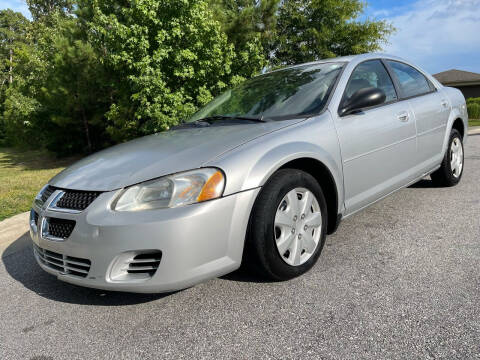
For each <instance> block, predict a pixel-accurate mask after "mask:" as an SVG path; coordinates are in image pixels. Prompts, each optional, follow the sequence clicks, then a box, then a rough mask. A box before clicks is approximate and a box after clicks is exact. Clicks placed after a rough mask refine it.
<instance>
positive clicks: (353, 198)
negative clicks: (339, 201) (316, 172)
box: [335, 60, 416, 214]
mask: <svg viewBox="0 0 480 360" xmlns="http://www.w3.org/2000/svg"><path fill="white" fill-rule="evenodd" d="M366 87H377V88H380V89H382V90H383V91H384V92H385V94H386V95H387V98H386V100H385V102H384V103H383V104H381V105H379V106H376V107H373V108H369V109H364V110H363V111H361V112H359V113H355V114H350V115H346V116H342V117H340V116H337V119H336V121H335V125H336V127H337V133H338V137H339V142H340V147H341V152H342V161H343V171H344V187H345V207H346V212H347V214H349V213H352V212H355V211H357V210H359V209H361V208H362V207H365V206H366V205H368V204H370V203H371V202H373V201H375V200H377V199H379V198H381V197H382V196H384V195H386V194H388V193H389V192H391V191H393V190H395V189H397V188H399V187H400V186H402V185H405V184H406V183H407V182H408V181H409V180H410V179H411V174H412V167H413V166H414V164H415V161H416V160H415V159H416V129H415V122H414V119H413V114H412V112H411V110H410V107H409V104H408V102H407V101H398V100H399V99H398V98H399V97H398V94H397V91H396V89H395V87H394V84H393V81H392V79H391V77H390V75H389V73H388V72H387V69H386V67H385V65H384V64H383V63H382V61H381V60H367V61H365V62H363V63H360V64H359V65H358V66H357V67H356V68H355V69H354V70H353V72H352V74H351V76H350V79H349V81H348V83H347V86H346V88H345V91H344V95H343V100H342V102H341V104H340V108H341V105H342V103H343V102H344V101H346V100H347V99H348V98H349V97H350V96H352V95H353V93H354V92H356V91H358V90H360V89H362V88H366Z"/></svg>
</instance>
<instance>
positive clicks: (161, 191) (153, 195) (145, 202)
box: [113, 168, 225, 211]
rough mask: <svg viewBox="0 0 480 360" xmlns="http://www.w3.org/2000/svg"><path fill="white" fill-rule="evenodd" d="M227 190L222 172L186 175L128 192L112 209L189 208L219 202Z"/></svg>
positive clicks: (206, 170) (168, 178)
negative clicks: (194, 204) (187, 206)
mask: <svg viewBox="0 0 480 360" xmlns="http://www.w3.org/2000/svg"><path fill="white" fill-rule="evenodd" d="M224 187H225V176H224V175H223V172H222V171H221V170H219V169H215V168H204V169H197V170H192V171H186V172H182V173H178V174H173V175H169V176H165V177H161V178H158V179H155V180H151V181H147V182H144V183H141V184H138V185H134V186H131V187H129V188H126V189H125V190H123V191H122V193H121V194H120V196H119V197H118V199H117V200H116V202H115V203H114V206H113V209H114V210H116V211H138V210H149V209H161V208H169V207H176V206H181V205H188V204H193V203H197V202H202V201H206V200H212V199H216V198H219V197H220V196H222V193H223V189H224Z"/></svg>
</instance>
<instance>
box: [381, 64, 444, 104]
mask: <svg viewBox="0 0 480 360" xmlns="http://www.w3.org/2000/svg"><path fill="white" fill-rule="evenodd" d="M387 63H388V65H389V66H390V68H391V69H392V71H393V73H394V74H395V77H396V78H397V80H398V84H399V86H400V92H401V94H402V97H403V98H408V97H413V96H419V95H423V94H428V93H430V92H432V91H434V90H435V87H434V86H433V84H432V83H431V82H430V81H429V80H428V79H427V78H426V77H425V76H424V75H423V74H422V73H421V72H420V71H418V70H416V69H414V68H413V67H411V66H410V65H407V64H403V63H401V62H398V61H392V60H387Z"/></svg>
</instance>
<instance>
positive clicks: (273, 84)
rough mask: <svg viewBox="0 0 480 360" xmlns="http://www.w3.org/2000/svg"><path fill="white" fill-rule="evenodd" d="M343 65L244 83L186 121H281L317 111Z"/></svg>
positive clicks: (318, 66)
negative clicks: (222, 118)
mask: <svg viewBox="0 0 480 360" xmlns="http://www.w3.org/2000/svg"><path fill="white" fill-rule="evenodd" d="M342 66H343V63H321V64H313V65H312V64H310V65H302V66H297V67H293V68H288V69H284V70H278V71H274V72H271V73H268V74H265V75H260V76H257V77H255V78H253V79H250V80H247V81H245V82H243V83H242V84H240V85H239V86H237V87H235V88H234V89H231V90H228V91H226V92H224V93H223V94H222V95H220V96H218V97H217V98H215V99H214V100H213V101H211V102H210V103H208V104H207V105H206V106H205V107H203V108H202V109H201V110H199V111H197V112H196V113H195V114H194V115H193V116H192V117H190V119H188V120H187V122H192V121H198V120H201V119H207V118H215V117H217V118H220V119H221V117H224V118H226V117H233V118H235V117H243V120H248V118H252V119H271V120H282V119H287V118H292V117H295V116H304V115H309V114H314V113H318V112H320V111H321V110H322V109H323V108H324V106H325V104H326V102H327V100H328V97H329V94H330V92H331V91H332V88H333V85H334V83H335V80H336V78H337V76H338V74H339V73H340V70H341V69H342Z"/></svg>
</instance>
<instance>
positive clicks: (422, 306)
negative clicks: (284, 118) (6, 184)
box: [0, 134, 480, 360]
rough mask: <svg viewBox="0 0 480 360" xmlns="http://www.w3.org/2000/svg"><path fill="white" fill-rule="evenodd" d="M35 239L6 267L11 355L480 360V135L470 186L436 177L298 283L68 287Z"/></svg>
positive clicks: (354, 226) (337, 241)
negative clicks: (45, 265)
mask: <svg viewBox="0 0 480 360" xmlns="http://www.w3.org/2000/svg"><path fill="white" fill-rule="evenodd" d="M379 166H380V165H379ZM26 244H28V241H25V237H24V238H20V239H19V240H17V241H16V242H15V243H13V244H11V245H10V249H6V251H5V252H4V253H3V255H2V259H1V261H0V359H4V360H6V359H32V360H33V359H36V360H48V359H160V358H173V359H197V358H208V359H211V358H218V359H251V358H262V359H263V358H265V359H269V358H273V359H275V358H278V359H298V358H304V359H370V358H371V359H480V134H479V135H474V136H470V137H469V141H468V144H467V147H466V158H465V173H464V176H463V179H462V181H461V183H460V184H459V185H458V186H456V187H453V188H435V187H433V186H432V184H431V183H430V181H429V180H422V181H421V182H420V183H418V184H415V185H414V186H411V187H409V188H407V189H404V190H401V191H399V192H397V193H395V194H394V195H392V196H390V197H388V198H387V199H385V200H383V201H381V202H379V203H377V204H375V205H373V206H371V207H369V208H368V209H366V210H364V211H363V212H361V213H359V214H357V215H354V216H352V217H351V218H348V219H346V220H345V221H344V222H342V224H341V226H340V228H339V230H338V231H337V233H336V234H335V235H333V236H329V237H328V238H327V242H326V246H325V248H324V251H323V253H322V255H321V257H320V259H319V262H318V263H317V265H316V266H315V267H314V268H313V269H312V271H310V272H309V273H307V274H306V275H304V276H301V277H299V278H296V279H294V280H291V281H288V282H282V283H270V282H263V281H262V280H261V279H260V278H259V277H257V276H255V275H254V274H248V273H245V272H236V273H233V274H231V275H228V276H225V277H223V278H219V279H214V280H211V281H208V282H205V283H203V284H200V285H197V286H195V287H192V288H190V289H187V290H183V291H179V292H176V293H173V294H168V295H138V294H125V293H114V292H105V291H100V290H92V289H86V288H81V287H76V286H72V285H69V284H66V283H63V282H60V281H58V280H56V278H55V277H53V276H51V275H48V274H47V273H45V272H43V271H42V270H41V269H40V268H39V267H38V266H37V264H36V263H35V260H34V258H33V255H32V250H31V248H30V247H29V246H28V245H26Z"/></svg>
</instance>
